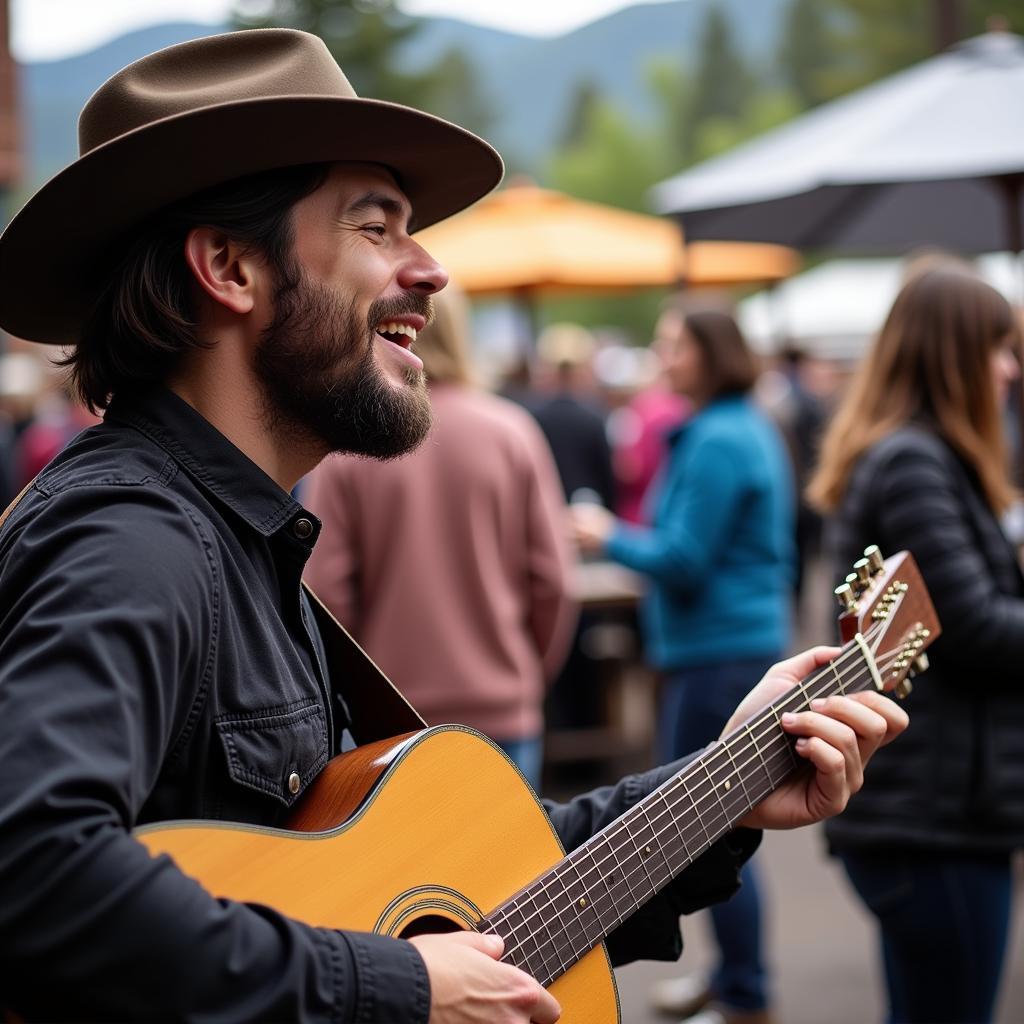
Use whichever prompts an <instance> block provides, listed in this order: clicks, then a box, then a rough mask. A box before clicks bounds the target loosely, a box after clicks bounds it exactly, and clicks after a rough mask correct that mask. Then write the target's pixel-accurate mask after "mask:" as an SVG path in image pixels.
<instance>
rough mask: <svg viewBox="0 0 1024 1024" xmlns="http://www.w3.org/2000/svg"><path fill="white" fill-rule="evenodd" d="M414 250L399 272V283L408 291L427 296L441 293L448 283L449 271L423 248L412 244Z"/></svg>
mask: <svg viewBox="0 0 1024 1024" xmlns="http://www.w3.org/2000/svg"><path fill="white" fill-rule="evenodd" d="M411 245H412V247H413V250H412V253H411V254H410V256H409V258H408V259H407V260H406V261H405V263H404V264H403V265H402V267H401V269H400V270H399V272H398V283H399V284H400V285H401V286H402V287H403V288H405V289H407V290H408V291H418V292H422V293H424V294H426V295H432V294H433V293H434V292H439V291H440V290H441V289H442V288H444V286H445V285H446V284H447V283H448V271H447V270H445V269H444V267H442V266H441V264H440V263H438V262H437V260H435V259H434V257H433V256H431V255H430V253H428V252H427V251H426V249H424V248H423V247H422V246H420V245H417V244H416V243H415V242H412V243H411Z"/></svg>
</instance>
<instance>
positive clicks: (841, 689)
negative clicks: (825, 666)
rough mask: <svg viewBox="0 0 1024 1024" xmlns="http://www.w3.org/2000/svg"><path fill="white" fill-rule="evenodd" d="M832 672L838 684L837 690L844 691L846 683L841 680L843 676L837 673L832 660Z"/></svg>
mask: <svg viewBox="0 0 1024 1024" xmlns="http://www.w3.org/2000/svg"><path fill="white" fill-rule="evenodd" d="M832 673H833V674H834V675H835V677H836V682H837V683H838V684H839V692H840V693H843V694H845V693H846V684H845V683H844V682H843V677H842V676H841V675H840V674H839V670H838V669H837V668H836V663H835V662H834V661H833V662H832Z"/></svg>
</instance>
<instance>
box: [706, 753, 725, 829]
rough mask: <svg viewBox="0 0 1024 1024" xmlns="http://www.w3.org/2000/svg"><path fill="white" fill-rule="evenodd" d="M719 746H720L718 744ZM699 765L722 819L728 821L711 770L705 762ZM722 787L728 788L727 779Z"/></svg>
mask: <svg viewBox="0 0 1024 1024" xmlns="http://www.w3.org/2000/svg"><path fill="white" fill-rule="evenodd" d="M720 746H721V744H720ZM701 764H702V766H703V768H704V774H705V775H707V777H708V782H709V783H710V785H711V792H713V793H714V795H715V796H716V797H717V798H718V806H719V807H720V808H721V809H722V817H723V819H724V820H725V821H728V820H729V812H728V811H727V810H726V809H725V804H724V803H723V802H722V794H721V792H720V791H719V787H718V785H717V783H716V782H715V780H714V778H713V777H712V775H711V770H710V769H709V768H708V765H707V761H703V760H702V761H701ZM724 785H726V786H727V787H728V786H729V780H728V779H726V780H725V782H724Z"/></svg>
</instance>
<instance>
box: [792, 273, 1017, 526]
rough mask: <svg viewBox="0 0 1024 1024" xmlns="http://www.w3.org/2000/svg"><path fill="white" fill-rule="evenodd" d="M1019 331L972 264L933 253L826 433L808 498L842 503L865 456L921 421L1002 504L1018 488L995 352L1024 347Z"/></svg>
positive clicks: (994, 502) (996, 505) (828, 505)
mask: <svg viewBox="0 0 1024 1024" xmlns="http://www.w3.org/2000/svg"><path fill="white" fill-rule="evenodd" d="M1019 337H1020V334H1019V330H1018V327H1017V322H1016V318H1015V317H1014V313H1013V310H1012V309H1011V308H1010V304H1009V303H1008V302H1007V301H1006V299H1004V298H1003V296H1002V295H1000V294H999V292H997V291H996V290H995V289H994V288H992V287H990V286H989V285H987V284H986V283H985V282H984V281H982V280H981V279H980V278H979V277H978V276H977V275H976V274H975V273H974V272H973V270H971V268H970V267H969V266H967V265H966V264H964V263H960V262H959V261H956V260H953V259H952V258H947V259H944V260H929V261H928V262H927V263H926V264H925V265H923V266H922V267H921V268H920V269H918V270H916V271H915V272H912V273H911V275H910V276H909V277H908V279H907V280H906V282H905V283H904V285H903V288H902V290H901V291H900V293H899V295H898V296H897V297H896V301H895V302H894V303H893V307H892V309H891V310H890V312H889V316H888V318H887V319H886V322H885V325H884V326H883V327H882V330H881V332H880V333H879V335H878V337H877V338H876V339H875V341H874V343H873V344H872V346H871V348H870V349H869V351H868V354H867V356H866V357H865V358H864V361H863V362H862V363H861V365H860V367H859V368H858V370H857V372H856V374H855V375H854V378H853V380H852V382H851V384H850V387H849V390H848V391H847V393H846V396H845V397H844V399H843V401H842V403H841V404H840V406H839V409H838V410H837V412H836V414H835V417H834V418H833V420H832V423H831V425H830V426H829V429H828V431H827V432H826V434H825V438H824V441H823V443H822V453H821V460H820V463H819V466H818V469H817V471H816V472H815V474H814V476H813V478H812V479H811V482H810V484H809V485H808V488H807V496H808V498H809V500H810V501H811V502H812V503H813V504H814V505H816V506H817V507H818V508H820V509H822V510H824V511H831V510H832V509H834V508H835V507H836V506H837V505H838V504H839V502H840V501H841V500H842V497H843V494H844V493H845V491H846V487H847V484H848V482H849V478H850V473H851V472H852V471H853V467H854V464H855V463H856V461H857V459H858V458H860V456H861V455H862V454H863V453H864V452H865V451H866V450H867V449H868V448H870V447H871V446H872V445H873V444H875V443H876V442H877V441H879V440H881V439H882V438H883V437H885V436H886V435H888V434H890V433H892V432H893V431H894V430H896V429H897V428H899V427H901V426H903V425H905V424H907V423H909V422H910V421H912V420H922V419H923V420H925V421H927V422H928V423H929V424H930V425H931V426H932V427H933V428H934V429H935V430H936V431H937V432H938V433H939V434H940V435H941V436H942V437H943V438H944V439H945V441H946V442H947V443H948V444H949V445H950V446H951V447H952V448H953V449H954V450H955V451H956V452H957V453H958V454H959V455H960V457H961V458H963V459H964V460H965V461H966V462H967V464H968V465H969V466H971V467H972V468H973V469H974V471H975V473H976V474H977V476H978V479H979V481H980V483H981V487H982V490H983V491H984V493H985V496H986V498H987V499H988V502H989V504H990V505H991V506H992V508H993V509H995V510H996V511H997V512H1002V511H1004V510H1005V509H1006V507H1007V506H1008V505H1009V504H1010V502H1011V501H1012V500H1013V497H1014V489H1013V486H1012V484H1011V483H1010V479H1009V473H1008V468H1007V453H1006V442H1005V440H1004V436H1003V425H1002V418H1001V410H1000V408H999V402H998V398H997V395H996V389H995V386H994V384H993V380H992V368H991V357H992V353H993V350H994V349H996V348H997V347H998V346H1000V345H1002V344H1005V343H1006V342H1007V339H1009V340H1010V341H1011V342H1012V343H1013V344H1014V346H1015V347H1017V346H1019Z"/></svg>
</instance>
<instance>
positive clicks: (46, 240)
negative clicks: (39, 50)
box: [0, 29, 502, 344]
mask: <svg viewBox="0 0 1024 1024" xmlns="http://www.w3.org/2000/svg"><path fill="white" fill-rule="evenodd" d="M78 136H79V152H80V156H79V158H78V159H77V160H76V161H75V162H74V163H72V164H70V165H69V166H68V167H66V168H65V169H64V170H63V171H61V172H60V173H59V174H57V175H56V176H55V177H53V178H52V179H51V180H50V181H49V182H47V183H46V184H45V185H44V186H43V187H42V188H41V189H40V190H39V191H38V192H37V193H36V194H35V195H34V196H33V197H32V198H31V199H30V200H29V201H28V203H26V204H25V206H24V207H23V209H22V210H21V211H20V213H18V215H17V216H16V217H15V218H14V220H13V221H11V223H10V225H9V226H8V227H7V230H6V231H5V232H4V233H3V235H2V236H0V326H3V327H4V328H5V329H6V330H7V331H9V332H10V333H11V334H15V335H17V336H19V337H22V338H27V339H31V340H33V341H40V342H50V343H54V344H70V343H74V341H75V340H76V338H77V335H78V332H79V330H80V328H81V326H82V324H83V322H84V320H85V318H86V317H87V315H88V312H89V310H90V309H91V307H92V305H93V303H94V301H95V298H96V295H97V293H98V290H99V288H100V287H101V286H102V283H103V281H104V280H105V277H106V276H109V274H110V272H111V271H112V269H113V268H114V266H115V263H116V260H117V257H118V255H119V253H120V252H121V251H123V248H124V245H123V243H124V240H125V239H126V238H128V237H130V235H131V232H132V230H133V229H135V228H137V227H138V226H139V225H140V224H141V223H142V222H143V221H144V220H145V219H146V218H148V217H149V216H150V215H152V214H154V213H156V212H157V211H158V210H160V209H162V208H163V207H165V206H167V205H169V204H171V203H173V202H176V201H177V200H180V199H184V198H186V197H187V196H190V195H193V194H195V193H197V192H200V191H202V190H203V189H206V188H210V187H211V186H214V185H219V184H222V183H224V182H227V181H230V180H232V179H234V178H240V177H243V176H245V175H248V174H254V173H257V172H259V171H266V170H271V169H273V168H277V167H284V166H291V165H297V164H306V163H330V162H335V161H342V160H345V161H359V162H364V163H377V164H383V165H385V166H386V167H388V168H389V169H390V170H391V171H392V172H393V173H394V174H395V177H396V179H397V180H398V183H399V185H400V186H401V188H402V189H403V191H404V192H405V194H406V195H407V196H408V198H409V201H410V202H411V204H412V208H413V216H414V223H415V227H416V228H421V227H425V226H426V225H428V224H432V223H434V222H435V221H438V220H441V219H443V218H444V217H447V216H449V215H450V214H453V213H455V212H457V211H458V210H461V209H463V208H464V207H466V206H468V205H469V204H470V203H473V202H475V201H476V200H477V199H479V198H480V197H481V196H483V195H485V194H486V193H487V192H489V191H490V190H491V189H492V188H493V187H494V186H495V185H497V183H498V182H499V181H500V180H501V174H502V164H501V158H500V157H499V156H498V154H497V153H496V152H495V151H494V150H493V149H492V148H491V147H490V146H489V145H488V144H487V143H486V142H484V141H483V140H482V139H479V138H477V137H476V136H475V135H473V134H471V133H470V132H467V131H465V130H464V129H462V128H459V127H458V126H457V125H454V124H450V123H449V122H447V121H443V120H441V119H440V118H437V117H433V116H431V115H430V114H425V113H422V112H421V111H418V110H413V109H412V108H410V107H403V106H399V105H398V104H394V103H386V102H384V101H381V100H370V99H361V98H359V97H358V96H357V95H356V93H355V90H354V89H353V88H352V86H351V85H350V84H349V82H348V80H347V79H346V78H345V76H344V74H343V73H342V71H341V69H340V68H339V67H338V65H337V64H336V63H335V61H334V58H333V57H332V56H331V55H330V52H329V51H328V49H327V47H326V46H325V45H324V43H323V41H322V40H320V39H319V38H317V37H316V36H314V35H310V34H309V33H307V32H298V31H294V30H292V29H253V30H249V31H244V32H228V33H225V34H223V35H215V36H207V37H205V38H202V39H196V40H193V41H191V42H187V43H181V44H179V45H177V46H170V47H168V48H167V49H164V50H160V51H158V52H157V53H153V54H150V55H149V56H147V57H143V58H142V59H141V60H138V61H136V62H135V63H134V64H129V65H128V67H126V68H124V69H123V70H121V71H119V72H118V73H117V74H116V75H114V76H113V77H112V78H110V79H109V80H108V81H107V82H105V83H104V84H103V85H102V86H100V88H99V89H98V90H97V91H96V92H95V93H94V94H93V96H92V98H91V99H90V100H89V101H88V103H86V105H85V107H84V108H83V110H82V115H81V117H80V119H79V123H78Z"/></svg>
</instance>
